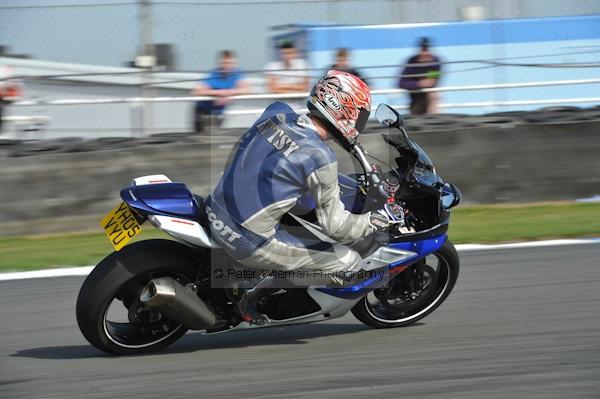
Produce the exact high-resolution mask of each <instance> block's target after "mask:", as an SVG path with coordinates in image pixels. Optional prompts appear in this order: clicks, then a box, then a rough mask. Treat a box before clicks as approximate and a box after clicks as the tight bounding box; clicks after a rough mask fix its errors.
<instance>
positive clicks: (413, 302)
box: [352, 240, 460, 328]
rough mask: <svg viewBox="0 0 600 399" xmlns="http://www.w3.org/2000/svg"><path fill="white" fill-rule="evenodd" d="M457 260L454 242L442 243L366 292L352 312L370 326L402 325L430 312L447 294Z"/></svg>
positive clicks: (452, 280) (456, 271)
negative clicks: (382, 284) (403, 269)
mask: <svg viewBox="0 0 600 399" xmlns="http://www.w3.org/2000/svg"><path fill="white" fill-rule="evenodd" d="M459 267H460V262H459V258H458V254H457V253H456V249H455V248H454V245H453V244H452V243H451V242H450V241H449V240H447V241H446V242H445V243H444V245H443V246H442V247H441V248H440V249H439V250H437V251H436V252H434V253H433V254H431V255H429V256H427V257H426V258H425V259H423V260H421V261H419V262H417V263H415V264H414V265H412V266H411V267H409V268H408V269H406V270H405V271H404V272H402V273H400V274H398V275H397V276H395V277H394V278H393V279H391V280H390V282H389V284H388V286H387V287H382V288H379V289H377V290H375V291H373V292H370V293H368V294H367V295H366V296H365V297H364V298H363V299H362V300H361V301H360V302H358V303H357V304H356V305H355V306H354V308H352V314H354V316H355V317H356V318H357V319H358V320H360V321H361V322H363V323H364V324H366V325H368V326H370V327H373V328H393V327H404V326H407V325H410V324H413V323H415V322H416V321H418V320H421V319H422V318H423V317H425V316H427V315H428V314H430V313H431V312H433V311H434V310H435V309H436V308H437V307H438V306H440V305H441V304H442V302H444V300H445V299H446V298H447V297H448V295H450V292H451V291H452V289H453V288H454V285H455V284H456V279H457V278H458V272H459Z"/></svg>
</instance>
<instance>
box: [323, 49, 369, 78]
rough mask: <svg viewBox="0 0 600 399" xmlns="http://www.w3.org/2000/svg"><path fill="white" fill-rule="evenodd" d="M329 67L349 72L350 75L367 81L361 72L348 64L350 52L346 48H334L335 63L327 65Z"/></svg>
mask: <svg viewBox="0 0 600 399" xmlns="http://www.w3.org/2000/svg"><path fill="white" fill-rule="evenodd" d="M329 69H335V70H336V71H342V72H346V73H351V74H352V75H354V76H356V77H358V78H360V79H361V80H362V81H363V82H365V83H367V81H366V80H365V78H363V77H362V76H361V74H360V73H359V72H358V71H357V70H356V69H355V68H353V67H352V66H351V65H350V52H349V51H348V49H346V48H339V49H337V50H336V52H335V64H333V65H332V66H331V67H329Z"/></svg>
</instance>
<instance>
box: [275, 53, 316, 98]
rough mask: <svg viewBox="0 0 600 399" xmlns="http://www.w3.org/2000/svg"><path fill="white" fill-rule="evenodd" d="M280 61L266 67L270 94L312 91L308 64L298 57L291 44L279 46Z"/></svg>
mask: <svg viewBox="0 0 600 399" xmlns="http://www.w3.org/2000/svg"><path fill="white" fill-rule="evenodd" d="M279 54H280V58H281V60H280V61H273V62H270V63H269V64H267V66H266V67H265V71H266V75H267V90H268V91H269V92H270V93H276V94H280V93H306V92H308V91H309V89H310V77H309V76H310V75H309V71H308V63H307V62H306V61H305V60H304V59H302V58H300V57H299V56H298V50H297V49H296V48H295V47H294V44H293V43H291V42H286V43H283V44H282V45H281V46H279Z"/></svg>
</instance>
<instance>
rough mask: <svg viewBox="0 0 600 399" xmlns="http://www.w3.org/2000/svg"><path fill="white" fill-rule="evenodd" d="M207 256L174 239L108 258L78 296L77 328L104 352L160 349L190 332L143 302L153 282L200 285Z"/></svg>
mask: <svg viewBox="0 0 600 399" xmlns="http://www.w3.org/2000/svg"><path fill="white" fill-rule="evenodd" d="M201 258H202V256H198V255H195V253H192V252H191V250H190V249H189V248H188V247H186V246H185V245H183V244H179V243H177V242H175V241H170V240H147V241H140V242H137V243H134V244H132V245H128V246H126V247H125V248H123V249H122V250H121V251H119V252H113V253H112V254H110V255H108V256H107V257H106V258H104V259H103V260H102V261H101V262H100V263H99V264H98V265H97V266H96V267H95V268H94V270H93V271H92V273H91V274H90V275H89V276H88V277H87V278H86V280H85V281H84V283H83V286H82V287H81V290H80V291H79V296H78V298H77V306H76V313H77V324H78V325H79V329H80V330H81V332H82V334H83V336H84V337H85V338H86V339H87V340H88V341H89V342H90V343H91V344H92V345H93V346H95V347H96V348H98V349H100V350H101V351H104V352H108V353H111V354H115V355H133V354H141V353H148V352H155V351H158V350H160V349H162V348H164V347H166V346H168V345H170V344H171V343H173V342H175V341H176V340H177V339H179V338H180V337H181V336H182V335H183V334H185V332H186V331H187V329H186V328H185V327H183V326H182V325H180V324H179V323H177V322H174V321H172V320H169V319H167V318H166V317H164V316H163V315H161V314H160V313H159V312H158V311H156V310H154V309H152V308H149V307H147V306H145V305H144V304H143V303H141V302H140V301H139V296H140V293H141V291H142V288H143V287H144V286H145V285H146V284H147V283H148V281H150V280H151V279H153V278H157V277H173V278H175V279H176V280H178V281H179V282H180V283H182V284H187V283H190V282H194V281H195V279H196V276H197V273H198V267H199V265H201V264H202V259H201Z"/></svg>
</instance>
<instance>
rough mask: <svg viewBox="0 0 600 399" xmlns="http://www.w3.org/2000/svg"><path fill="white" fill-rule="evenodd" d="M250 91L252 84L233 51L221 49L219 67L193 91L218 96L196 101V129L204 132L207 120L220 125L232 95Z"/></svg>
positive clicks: (203, 94)
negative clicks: (239, 65) (249, 83)
mask: <svg viewBox="0 0 600 399" xmlns="http://www.w3.org/2000/svg"><path fill="white" fill-rule="evenodd" d="M249 92H250V86H249V85H248V82H247V81H246V80H245V79H244V76H243V74H242V71H241V70H240V69H239V68H238V65H237V60H236V58H235V54H234V53H233V51H230V50H223V51H221V53H220V55H219V66H218V68H217V69H215V70H213V71H211V72H210V73H209V75H208V77H207V78H206V79H203V80H201V81H200V82H199V83H198V85H197V86H196V87H195V88H194V90H193V92H192V94H193V95H194V96H212V97H216V98H215V99H213V100H207V101H198V102H197V103H196V107H195V112H194V131H195V132H196V133H202V132H203V131H204V130H205V127H206V124H207V122H208V123H210V124H211V125H216V126H217V127H218V126H219V125H220V123H221V121H222V115H223V111H224V110H225V106H226V105H227V104H229V103H230V102H231V97H233V96H237V95H241V94H247V93H249Z"/></svg>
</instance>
